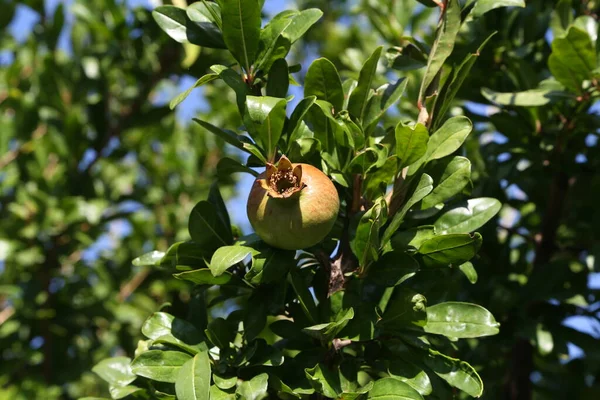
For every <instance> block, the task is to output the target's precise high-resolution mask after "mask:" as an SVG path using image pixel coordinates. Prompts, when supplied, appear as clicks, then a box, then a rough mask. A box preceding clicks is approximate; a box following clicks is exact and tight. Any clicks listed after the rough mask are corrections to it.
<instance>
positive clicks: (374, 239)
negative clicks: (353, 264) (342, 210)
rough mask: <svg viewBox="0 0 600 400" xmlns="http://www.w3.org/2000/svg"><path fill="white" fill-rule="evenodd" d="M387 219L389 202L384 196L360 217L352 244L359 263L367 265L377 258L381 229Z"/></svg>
mask: <svg viewBox="0 0 600 400" xmlns="http://www.w3.org/2000/svg"><path fill="white" fill-rule="evenodd" d="M386 220H387V203H386V202H385V199H384V198H379V200H376V201H375V204H374V205H373V207H371V208H370V209H369V210H368V211H367V212H366V213H364V214H363V216H362V217H361V218H360V222H359V223H358V227H357V228H356V235H355V236H354V238H353V239H352V241H351V242H350V246H351V248H352V251H353V252H354V255H356V258H358V262H359V265H361V266H366V265H367V264H368V263H369V262H371V261H374V260H377V258H378V257H379V256H378V253H379V248H380V245H379V229H380V228H381V227H382V226H383V224H385V222H386Z"/></svg>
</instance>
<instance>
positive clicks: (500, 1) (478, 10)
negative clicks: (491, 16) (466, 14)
mask: <svg viewBox="0 0 600 400" xmlns="http://www.w3.org/2000/svg"><path fill="white" fill-rule="evenodd" d="M499 7H525V0H477V3H475V7H473V10H472V11H471V15H472V16H473V17H474V18H478V17H481V16H482V15H483V14H485V13H486V12H488V11H491V10H493V9H496V8H499Z"/></svg>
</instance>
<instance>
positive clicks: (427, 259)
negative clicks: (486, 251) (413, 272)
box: [419, 233, 482, 267]
mask: <svg viewBox="0 0 600 400" xmlns="http://www.w3.org/2000/svg"><path fill="white" fill-rule="evenodd" d="M481 240H482V239H481V235H480V234H479V233H474V234H468V233H464V234H458V233H457V234H450V235H441V236H434V237H433V238H431V239H429V240H426V241H425V242H423V244H422V245H421V247H419V254H422V255H423V263H424V264H425V266H428V267H434V266H448V265H456V266H458V265H460V264H462V263H464V262H465V261H469V260H470V259H471V258H473V257H474V256H475V254H477V251H479V248H480V247H481Z"/></svg>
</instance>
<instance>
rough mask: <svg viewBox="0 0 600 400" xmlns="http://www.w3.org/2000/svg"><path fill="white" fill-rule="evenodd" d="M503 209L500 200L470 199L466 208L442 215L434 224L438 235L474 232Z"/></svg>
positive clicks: (452, 210)
mask: <svg viewBox="0 0 600 400" xmlns="http://www.w3.org/2000/svg"><path fill="white" fill-rule="evenodd" d="M501 207H502V204H501V203H500V202H499V201H498V200H496V199H492V198H489V197H480V198H477V199H470V200H468V201H467V205H466V207H456V208H453V209H451V210H449V211H447V212H445V213H444V214H442V216H441V217H439V218H438V219H437V221H435V223H434V227H435V229H436V233H437V234H439V235H447V234H451V233H470V232H473V231H474V230H476V229H478V228H480V227H482V226H483V225H484V224H485V223H486V222H488V221H489V220H490V219H492V218H493V217H494V216H495V215H496V214H497V213H498V211H500V208H501Z"/></svg>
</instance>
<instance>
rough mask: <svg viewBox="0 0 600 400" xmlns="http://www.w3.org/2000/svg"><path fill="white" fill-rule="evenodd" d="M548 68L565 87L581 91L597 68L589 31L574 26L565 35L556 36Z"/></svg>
mask: <svg viewBox="0 0 600 400" xmlns="http://www.w3.org/2000/svg"><path fill="white" fill-rule="evenodd" d="M548 68H550V72H551V73H552V75H554V77H555V78H556V80H557V81H559V82H560V83H562V84H563V85H564V86H565V87H567V88H569V89H571V90H573V91H575V92H578V93H579V92H581V90H582V84H583V81H585V80H589V79H591V78H592V71H593V70H594V69H595V68H596V50H595V48H594V45H593V43H592V39H591V38H590V36H589V35H588V33H587V32H585V31H583V30H581V29H579V28H576V27H574V26H573V27H571V28H569V30H568V32H567V35H566V36H565V37H559V38H555V39H554V41H553V42H552V54H550V57H549V58H548Z"/></svg>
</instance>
